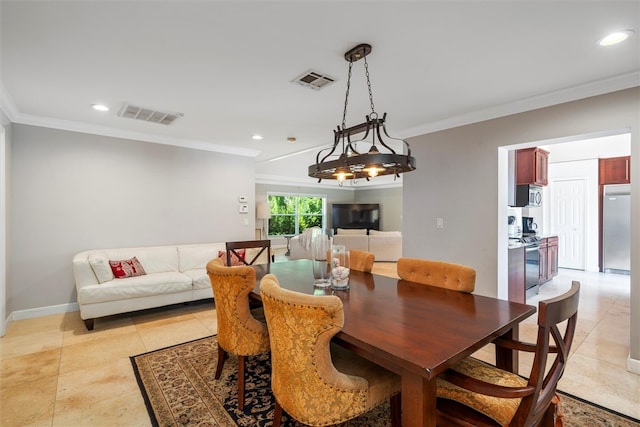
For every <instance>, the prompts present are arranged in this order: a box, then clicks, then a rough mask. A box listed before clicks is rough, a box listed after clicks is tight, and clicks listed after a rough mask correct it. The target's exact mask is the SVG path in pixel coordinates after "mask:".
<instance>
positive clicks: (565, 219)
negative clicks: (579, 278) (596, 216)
mask: <svg viewBox="0 0 640 427" xmlns="http://www.w3.org/2000/svg"><path fill="white" fill-rule="evenodd" d="M549 187H550V189H551V212H550V214H551V215H550V216H551V234H556V235H557V236H558V240H559V242H558V267H561V268H573V269H576V270H584V269H585V188H586V181H585V180H584V179H570V180H557V181H553V182H552V183H551V185H550V186H549Z"/></svg>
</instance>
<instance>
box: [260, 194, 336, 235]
mask: <svg viewBox="0 0 640 427" xmlns="http://www.w3.org/2000/svg"><path fill="white" fill-rule="evenodd" d="M326 202H327V198H326V197H323V196H310V195H303V194H269V210H270V211H271V218H270V219H269V229H268V231H267V234H268V235H269V236H283V235H289V234H300V233H302V232H303V231H304V230H305V229H307V228H309V227H320V228H324V224H325V221H324V218H325V211H326V204H327V203H326Z"/></svg>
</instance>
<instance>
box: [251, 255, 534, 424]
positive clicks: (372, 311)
mask: <svg viewBox="0 0 640 427" xmlns="http://www.w3.org/2000/svg"><path fill="white" fill-rule="evenodd" d="M312 266H313V261H311V260H306V259H301V260H292V261H284V262H275V263H271V264H268V265H264V266H259V267H257V268H256V271H257V275H256V286H255V288H254V289H253V291H252V293H251V296H252V298H255V299H258V300H259V299H260V287H259V284H260V280H261V278H262V277H263V276H264V275H265V274H267V273H271V274H274V275H275V276H276V277H277V279H278V281H279V283H280V286H281V287H283V288H285V289H289V290H293V291H298V292H303V293H306V294H313V295H337V296H338V297H339V298H340V299H341V300H342V304H343V308H344V326H343V328H342V330H341V331H340V332H338V334H337V335H336V336H335V340H336V341H337V342H338V343H339V344H341V345H343V346H345V347H346V348H348V349H350V350H352V351H354V352H355V353H357V354H358V355H360V356H362V357H364V358H366V359H368V360H371V361H372V362H374V363H377V364H379V365H380V366H382V367H384V368H386V369H388V370H390V371H393V372H395V373H397V374H398V375H399V376H400V377H401V384H402V385H401V393H402V394H401V401H402V425H403V426H405V427H409V426H411V427H413V426H435V425H436V396H437V395H436V378H437V377H438V375H440V374H441V373H443V372H444V371H445V370H446V369H448V368H450V367H452V366H453V365H455V364H456V363H457V362H459V361H460V360H462V359H463V358H465V357H467V356H470V355H471V354H472V353H474V352H475V351H477V350H479V349H480V348H482V347H484V346H485V345H487V344H489V343H491V342H492V341H494V340H495V339H496V338H499V337H506V338H510V337H512V336H514V335H515V336H517V329H518V324H519V323H520V322H522V321H523V320H524V319H526V318H527V317H529V316H531V315H532V314H534V313H535V312H536V308H535V307H534V306H531V305H527V304H523V303H519V302H511V301H506V300H501V299H498V298H493V297H488V296H482V295H475V294H471V293H465V292H458V291H453V290H447V289H443V288H438V287H435V286H427V285H423V284H420V283H414V282H410V281H406V280H401V279H396V278H392V277H387V276H380V275H376V274H371V273H365V272H359V271H354V270H351V272H350V276H349V289H348V290H332V289H331V288H318V287H314V284H313V267H312ZM514 331H515V332H514ZM496 365H497V366H499V367H501V368H503V369H507V370H510V371H512V372H517V359H515V358H514V357H513V353H512V351H502V352H497V353H496Z"/></svg>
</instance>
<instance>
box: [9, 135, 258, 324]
mask: <svg viewBox="0 0 640 427" xmlns="http://www.w3.org/2000/svg"><path fill="white" fill-rule="evenodd" d="M12 128H13V136H12V144H11V145H12V146H11V150H12V151H11V165H12V171H11V198H10V204H9V210H10V212H9V213H10V218H11V220H10V222H9V227H10V229H11V239H10V242H9V245H10V251H9V271H10V274H9V279H8V299H7V310H8V314H10V313H12V312H15V311H25V310H31V309H39V308H42V307H55V306H56V305H60V306H61V307H60V309H61V310H60V311H65V310H64V308H68V307H65V305H68V304H70V303H75V301H76V299H77V298H76V292H75V285H74V280H73V274H72V268H71V260H72V258H73V256H74V254H76V253H77V252H80V251H83V250H87V249H100V248H119V247H137V246H154V245H172V244H186V243H205V242H224V241H226V240H244V239H253V237H254V221H255V215H252V214H240V213H239V210H238V196H240V195H243V196H247V197H248V198H249V202H250V212H254V200H252V199H253V197H252V196H253V194H254V191H255V176H254V159H253V158H249V157H241V156H234V155H229V154H220V153H213V152H208V151H200V150H192V149H188V148H181V147H174V146H169V145H161V144H153V143H148V142H141V141H133V140H126V139H118V138H110V137H103V136H96V135H88V134H83V133H78V132H67V131H61V130H54V129H48V128H41V127H35V126H26V125H18V124H13V125H12ZM245 219H246V220H247V225H246V226H245V225H244V220H245Z"/></svg>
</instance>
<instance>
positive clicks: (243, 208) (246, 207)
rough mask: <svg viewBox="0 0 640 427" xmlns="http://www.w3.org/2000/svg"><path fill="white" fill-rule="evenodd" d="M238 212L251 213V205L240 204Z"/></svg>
mask: <svg viewBox="0 0 640 427" xmlns="http://www.w3.org/2000/svg"><path fill="white" fill-rule="evenodd" d="M238 211H239V212H240V213H249V205H248V204H246V203H240V204H239V205H238Z"/></svg>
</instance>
